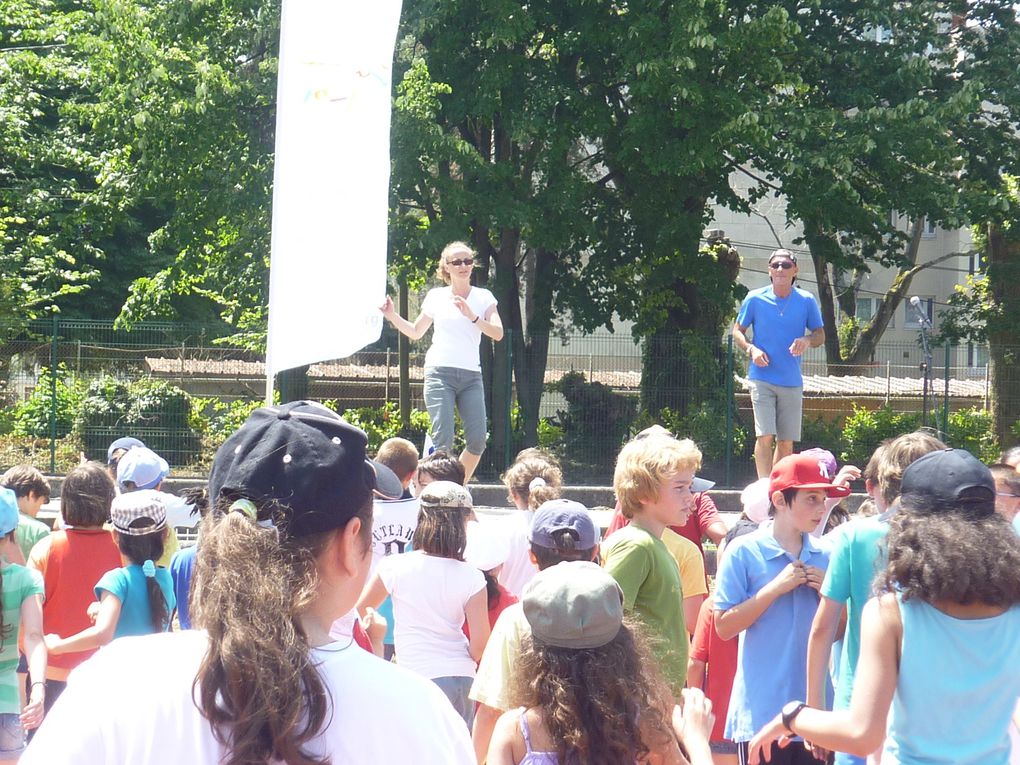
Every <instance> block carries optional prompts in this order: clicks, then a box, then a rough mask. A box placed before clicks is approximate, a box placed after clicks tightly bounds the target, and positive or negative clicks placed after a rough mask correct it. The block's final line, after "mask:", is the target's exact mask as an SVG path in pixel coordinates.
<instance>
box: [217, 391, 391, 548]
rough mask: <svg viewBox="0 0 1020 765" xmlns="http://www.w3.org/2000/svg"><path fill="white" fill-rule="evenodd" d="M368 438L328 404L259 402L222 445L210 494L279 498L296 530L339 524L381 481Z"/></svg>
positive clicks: (302, 532) (326, 528) (290, 528)
mask: <svg viewBox="0 0 1020 765" xmlns="http://www.w3.org/2000/svg"><path fill="white" fill-rule="evenodd" d="M367 443H368V438H367V437H366V435H365V433H364V431H362V430H360V429H358V428H356V427H354V426H353V425H351V424H349V423H348V422H347V421H346V420H344V419H343V418H342V417H341V416H340V415H338V414H337V413H336V412H334V411H333V410H331V409H327V408H326V407H324V406H322V405H321V404H317V403H314V402H311V401H293V402H290V403H287V404H283V405H281V406H270V407H263V408H260V409H256V410H255V411H254V412H252V413H251V415H249V417H248V419H247V420H246V421H245V422H244V424H243V425H242V426H241V427H240V428H239V429H238V430H237V431H235V432H234V433H233V434H232V435H231V436H230V437H229V438H228V439H227V440H226V441H225V442H224V443H223V445H222V446H221V447H220V448H219V450H218V451H217V452H216V457H215V458H214V459H213V466H212V470H211V472H210V473H209V498H210V501H211V502H212V503H213V505H214V506H215V503H216V502H217V501H219V500H220V499H221V498H228V499H240V498H245V499H249V500H251V501H252V502H255V503H256V504H258V503H263V502H274V503H276V505H277V508H278V509H279V510H280V511H281V512H282V514H283V516H284V519H285V525H286V529H287V533H288V534H289V535H291V536H304V535H307V534H316V533H319V532H323V531H329V530H331V529H335V528H338V527H340V526H343V525H344V524H346V523H347V521H349V520H350V519H351V518H353V517H354V516H355V515H357V513H358V511H359V510H361V508H362V507H364V505H365V503H366V502H367V501H368V500H369V498H370V497H371V496H372V493H373V491H375V490H376V488H377V485H378V479H377V477H376V475H377V472H378V471H379V467H383V466H381V465H380V466H378V467H377V466H374V465H373V464H372V463H371V462H370V461H369V460H368V459H367V458H366V456H365V448H366V446H367ZM390 472H391V473H392V471H390ZM393 478H394V480H396V476H393ZM386 483H389V482H388V481H387V482H386ZM396 483H397V485H399V483H400V482H399V480H396ZM390 491H392V487H391V488H390ZM398 496H399V492H398Z"/></svg>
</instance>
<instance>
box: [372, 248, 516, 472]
mask: <svg viewBox="0 0 1020 765" xmlns="http://www.w3.org/2000/svg"><path fill="white" fill-rule="evenodd" d="M475 256H476V254H475V252H474V250H472V249H471V248H470V247H468V246H467V245H466V244H464V242H451V243H450V244H448V245H446V247H445V248H444V249H443V253H442V255H440V256H439V268H438V270H437V272H436V273H437V275H438V276H439V278H440V279H442V280H443V281H444V282H446V284H447V285H448V286H446V287H438V288H436V289H432V290H429V292H428V294H427V295H426V296H425V300H424V302H423V303H422V305H421V313H420V314H418V318H417V319H415V320H414V323H413V324H412V323H411V322H410V321H408V320H407V319H405V318H404V317H402V316H401V315H400V314H398V313H397V312H396V310H395V309H394V307H393V301H392V300H391V299H390V298H389V297H387V298H386V301H385V302H384V303H383V304H382V306H380V310H381V311H382V314H383V316H385V317H386V318H387V319H389V321H390V323H391V324H393V326H394V327H396V328H397V329H398V330H399V331H400V332H402V333H403V334H405V335H407V336H408V337H409V338H411V339H412V340H417V339H418V338H420V337H422V336H423V335H424V334H425V333H426V332H427V331H428V329H429V327H431V326H433V325H435V330H434V331H433V333H432V345H431V346H430V347H429V349H428V352H427V353H426V354H425V391H424V395H425V406H426V408H427V409H428V410H429V417H430V418H431V419H432V442H433V443H434V444H435V445H436V448H437V449H445V450H446V451H448V452H452V451H453V414H454V408H456V409H457V411H459V412H460V419H461V421H462V422H463V423H464V441H465V447H464V451H463V452H462V453H461V455H460V461H461V462H462V463H463V464H464V472H465V473H466V474H467V476H466V479H465V480H470V479H471V476H472V474H473V473H474V472H475V468H476V467H477V466H478V460H479V459H480V458H481V456H482V452H483V451H485V441H486V438H487V435H488V434H487V428H486V419H485V392H484V390H483V388H482V367H481V363H480V360H479V356H478V343H479V341H480V340H481V339H482V335H483V334H484V335H486V336H487V337H490V338H492V339H493V340H495V341H497V342H498V341H499V340H502V339H503V323H502V322H501V321H500V318H499V312H498V311H497V310H496V298H495V297H494V296H493V294H492V293H491V292H489V291H488V290H487V289H483V288H481V287H472V286H471V271H472V269H473V268H474V264H475Z"/></svg>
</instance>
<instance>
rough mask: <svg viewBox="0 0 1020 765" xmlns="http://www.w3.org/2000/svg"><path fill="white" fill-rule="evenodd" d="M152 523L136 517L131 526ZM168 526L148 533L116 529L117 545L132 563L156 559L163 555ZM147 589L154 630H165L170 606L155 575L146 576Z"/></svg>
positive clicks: (142, 562)
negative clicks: (124, 531) (126, 531)
mask: <svg viewBox="0 0 1020 765" xmlns="http://www.w3.org/2000/svg"><path fill="white" fill-rule="evenodd" d="M149 525H152V522H151V521H150V519H148V518H136V519H135V520H134V521H132V522H131V528H144V527H145V526H149ZM166 535H167V530H166V527H163V528H162V529H160V530H159V531H150V532H149V533H148V534H137V535H135V534H121V533H119V532H117V531H114V534H113V536H114V538H115V539H116V540H117V547H118V548H119V549H120V554H121V555H123V556H124V557H125V558H127V560H129V561H130V562H131V563H135V564H137V565H139V566H141V565H142V564H144V563H145V562H146V561H150V560H151V561H153V563H155V561H157V560H159V559H160V558H162V557H163V549H164V547H165V545H166ZM145 589H146V592H147V593H148V596H149V616H150V618H151V620H152V631H153V632H163V631H164V630H165V629H166V628H167V626H168V625H169V623H170V607H169V604H168V603H167V602H166V598H165V597H164V595H163V590H162V589H161V588H160V586H159V582H157V581H156V579H155V578H154V577H151V576H147V577H145Z"/></svg>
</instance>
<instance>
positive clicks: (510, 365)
mask: <svg viewBox="0 0 1020 765" xmlns="http://www.w3.org/2000/svg"><path fill="white" fill-rule="evenodd" d="M513 340H514V332H513V330H512V329H508V330H506V331H505V332H504V333H503V345H504V346H505V347H506V350H505V351H504V353H505V354H506V379H505V381H504V382H505V383H506V409H505V410H504V412H503V417H504V418H505V419H504V427H503V470H506V469H507V468H508V467H510V460H511V456H510V450H511V449H512V448H513V433H512V432H511V428H512V427H513V420H512V419H511V414H512V413H513V408H514V401H513V394H514V342H513Z"/></svg>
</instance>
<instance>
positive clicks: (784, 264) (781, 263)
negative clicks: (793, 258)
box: [769, 260, 793, 271]
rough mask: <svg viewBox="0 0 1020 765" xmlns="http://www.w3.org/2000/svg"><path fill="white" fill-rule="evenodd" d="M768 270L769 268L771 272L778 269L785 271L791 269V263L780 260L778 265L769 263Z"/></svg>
mask: <svg viewBox="0 0 1020 765" xmlns="http://www.w3.org/2000/svg"><path fill="white" fill-rule="evenodd" d="M769 268H771V269H772V270H773V271H774V270H776V269H778V268H781V269H783V270H784V271H785V270H786V269H788V268H793V263H791V262H790V261H788V260H780V261H779V262H778V263H769Z"/></svg>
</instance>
